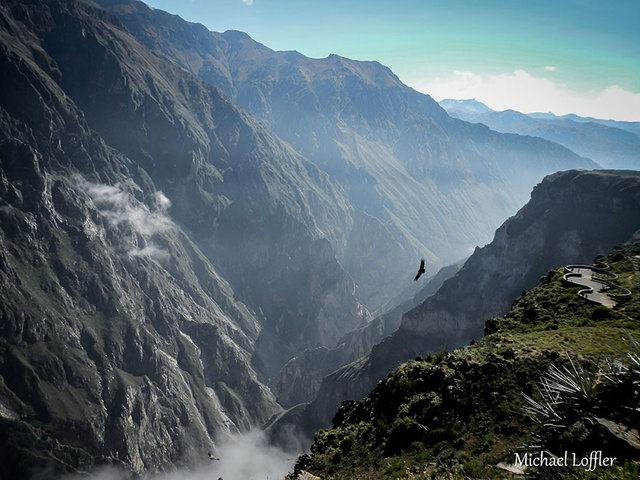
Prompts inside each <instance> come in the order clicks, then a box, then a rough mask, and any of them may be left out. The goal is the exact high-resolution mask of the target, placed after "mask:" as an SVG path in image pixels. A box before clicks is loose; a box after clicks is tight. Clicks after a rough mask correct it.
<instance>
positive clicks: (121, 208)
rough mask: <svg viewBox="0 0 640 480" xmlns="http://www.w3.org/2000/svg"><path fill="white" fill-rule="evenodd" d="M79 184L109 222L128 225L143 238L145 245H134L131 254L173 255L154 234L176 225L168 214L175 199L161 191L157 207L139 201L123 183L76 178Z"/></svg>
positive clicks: (156, 196)
mask: <svg viewBox="0 0 640 480" xmlns="http://www.w3.org/2000/svg"><path fill="white" fill-rule="evenodd" d="M76 182H77V185H78V187H79V188H80V189H81V190H82V191H84V192H85V193H86V194H87V195H88V196H89V197H90V198H91V200H92V202H93V204H94V205H95V207H96V209H97V210H98V212H100V214H101V215H102V216H103V217H105V218H106V220H107V222H108V224H109V225H111V226H112V227H116V228H117V227H119V226H120V225H122V224H126V225H128V226H129V227H130V228H131V230H132V231H133V233H134V234H136V235H137V236H139V237H141V238H142V240H143V242H142V245H141V246H140V245H134V246H132V248H131V249H130V250H129V251H128V252H127V253H128V255H129V256H131V257H153V258H155V259H158V260H163V259H166V258H167V257H168V255H169V252H167V251H166V250H165V249H163V248H162V247H160V246H158V245H157V244H156V242H155V241H154V239H153V237H154V236H155V235H157V234H159V233H163V232H166V231H167V230H169V229H171V228H173V222H172V221H171V219H170V218H169V217H168V216H167V211H168V209H169V208H170V207H171V201H170V200H169V199H168V198H167V197H166V196H165V195H164V194H163V193H162V192H161V191H157V192H155V194H154V203H155V206H154V210H153V211H152V210H151V209H150V208H149V207H148V206H147V205H145V204H144V203H142V202H140V201H138V200H137V199H136V198H135V197H134V196H133V195H131V194H130V193H129V192H126V191H125V190H124V189H123V188H122V186H121V185H120V184H115V185H106V184H103V183H94V182H90V181H88V180H86V179H84V178H83V177H80V176H78V177H76Z"/></svg>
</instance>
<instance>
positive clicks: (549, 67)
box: [544, 65, 557, 72]
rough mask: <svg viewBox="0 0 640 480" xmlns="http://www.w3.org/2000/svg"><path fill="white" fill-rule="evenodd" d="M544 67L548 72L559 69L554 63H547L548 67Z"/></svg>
mask: <svg viewBox="0 0 640 480" xmlns="http://www.w3.org/2000/svg"><path fill="white" fill-rule="evenodd" d="M544 69H545V70H547V71H548V72H555V71H556V70H557V67H554V66H553V65H547V66H546V67H544Z"/></svg>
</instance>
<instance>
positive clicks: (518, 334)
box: [288, 231, 640, 480]
mask: <svg viewBox="0 0 640 480" xmlns="http://www.w3.org/2000/svg"><path fill="white" fill-rule="evenodd" d="M638 255H640V231H639V232H636V234H635V236H634V237H633V238H632V239H631V240H630V241H629V242H626V243H624V244H622V245H619V246H617V247H615V248H614V249H613V250H611V251H610V252H609V253H608V254H607V255H606V256H600V257H599V258H598V259H597V260H598V262H600V267H602V264H601V262H604V263H605V264H606V265H607V267H608V270H606V271H608V272H610V274H609V276H611V274H613V275H616V276H617V280H615V281H614V282H615V283H616V284H617V285H618V286H619V287H622V288H627V289H628V290H627V292H628V294H627V295H625V296H623V297H619V298H618V301H617V303H616V305H615V306H614V307H613V308H607V307H603V306H601V305H598V304H596V303H592V302H589V301H586V300H584V299H582V298H581V297H580V296H579V295H578V290H580V288H581V287H575V286H571V285H570V284H567V283H565V282H564V281H563V276H564V274H565V273H566V272H565V270H564V268H562V266H561V265H562V264H559V265H556V267H558V268H554V269H552V270H550V271H549V272H548V273H547V275H545V276H544V277H543V278H542V279H541V280H540V282H539V283H538V284H537V285H536V286H535V287H534V288H533V289H531V290H529V291H525V292H522V294H521V295H520V296H519V297H518V298H517V299H516V300H515V301H514V303H513V305H512V306H511V308H510V310H509V312H508V313H507V314H506V315H505V316H504V317H502V318H497V319H495V320H494V322H492V323H493V325H492V333H491V334H490V335H488V336H486V337H484V338H483V339H482V340H480V341H479V342H477V343H476V344H475V345H473V346H467V347H463V348H459V349H457V350H455V351H453V352H451V353H448V354H446V353H444V352H442V353H439V354H436V355H426V356H420V357H418V358H416V359H414V360H411V361H409V362H407V363H405V364H403V365H401V366H400V367H399V368H397V369H395V370H394V371H393V372H391V373H390V374H389V375H388V376H387V377H386V378H385V379H383V380H381V381H380V382H379V383H378V384H377V385H376V387H375V388H374V389H373V391H372V392H371V393H369V394H368V395H367V396H366V398H364V399H362V400H360V401H358V402H355V401H352V402H345V403H344V404H343V405H342V406H341V407H340V409H339V410H338V412H337V413H336V415H335V418H334V420H333V427H332V428H330V429H326V430H321V431H319V432H318V433H317V435H316V436H315V439H314V442H313V445H312V447H311V453H310V454H308V455H304V456H302V457H299V459H298V462H297V464H296V467H295V471H294V472H293V473H292V474H291V475H290V476H289V477H288V478H292V479H294V478H295V479H299V478H336V479H337V478H360V479H363V480H368V479H396V478H414V479H418V480H422V479H425V480H426V479H428V478H455V479H463V478H465V479H470V478H473V479H476V478H478V479H479V478H503V479H512V478H524V477H525V476H526V478H533V479H544V478H594V479H595V478H616V479H633V478H637V475H638V466H637V459H638V458H640V436H639V435H638V430H637V429H636V426H637V424H638V421H639V420H640V418H639V414H638V412H639V411H640V408H639V407H640V397H639V393H640V392H639V387H638V380H639V379H640V343H638V338H639V336H640V320H639V319H640V317H639V316H638V314H639V313H640V299H639V297H638V289H637V288H636V287H637V285H638V282H639V281H640V278H639V273H638V269H637V259H638ZM634 262H635V263H634ZM634 264H635V265H636V266H635V267H634ZM631 290H632V291H633V292H631ZM565 451H566V452H568V454H567V457H568V459H569V462H568V464H567V465H564V464H559V463H558V462H555V463H551V462H549V459H551V458H553V456H555V458H561V459H562V458H563V457H564V455H565V454H564V452H565ZM593 451H597V452H599V455H600V456H601V458H608V459H611V458H613V457H615V461H613V462H611V461H610V460H609V461H608V462H607V464H605V463H604V462H602V461H600V462H593V461H592V463H591V464H589V463H588V458H589V456H590V455H591V452H593ZM540 455H542V456H543V457H544V458H545V459H546V460H547V461H546V464H544V463H543V464H542V465H541V464H540V463H538V465H535V463H534V464H532V462H528V463H529V465H528V466H527V465H526V463H527V462H523V460H522V459H523V458H526V457H527V456H528V457H532V456H533V457H536V458H540ZM573 456H575V457H576V458H577V459H578V461H576V462H574V461H573ZM518 458H520V462H518ZM585 458H586V459H587V461H585V462H584V463H583V464H582V465H580V463H579V462H581V461H583V459H585ZM518 463H520V465H518ZM523 464H524V465H523ZM302 472H307V473H306V474H305V475H307V476H306V477H304V476H301V474H302ZM311 475H314V477H312V476H311ZM315 476H318V477H315Z"/></svg>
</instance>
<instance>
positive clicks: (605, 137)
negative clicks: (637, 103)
mask: <svg viewBox="0 0 640 480" xmlns="http://www.w3.org/2000/svg"><path fill="white" fill-rule="evenodd" d="M440 105H441V106H442V107H443V108H444V109H445V110H446V111H447V112H448V113H449V115H451V116H454V117H456V118H460V119H462V120H466V121H468V122H474V123H483V124H485V125H487V126H488V127H489V128H491V129H492V130H495V131H497V132H503V133H517V134H519V135H530V136H533V137H540V138H544V139H546V140H550V141H552V142H557V143H559V144H560V145H564V146H565V147H567V148H569V149H571V150H572V151H574V152H576V153H577V154H579V155H582V156H584V157H587V158H590V159H592V160H594V161H596V162H598V163H599V164H600V165H602V166H603V167H605V168H623V169H624V168H628V169H633V170H638V169H640V122H617V121H614V120H599V119H595V118H583V117H579V116H577V115H564V116H562V117H557V116H555V115H553V114H550V113H546V114H544V113H532V114H528V115H525V114H523V113H520V112H516V111H514V110H504V111H502V112H496V111H494V110H491V109H490V108H489V107H487V106H486V105H484V104H483V103H481V102H478V101H476V100H442V101H441V102H440Z"/></svg>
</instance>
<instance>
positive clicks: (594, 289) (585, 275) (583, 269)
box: [563, 265, 616, 308]
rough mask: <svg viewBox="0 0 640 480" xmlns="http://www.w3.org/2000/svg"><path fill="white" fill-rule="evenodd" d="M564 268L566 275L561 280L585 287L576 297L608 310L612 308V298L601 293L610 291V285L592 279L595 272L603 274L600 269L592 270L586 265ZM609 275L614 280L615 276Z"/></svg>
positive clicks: (603, 281)
mask: <svg viewBox="0 0 640 480" xmlns="http://www.w3.org/2000/svg"><path fill="white" fill-rule="evenodd" d="M564 268H565V270H566V271H567V273H566V274H565V275H564V277H563V278H564V279H565V280H566V281H567V282H569V283H574V284H576V285H580V286H583V287H586V288H585V289H584V290H580V291H579V292H578V295H580V296H581V297H583V298H586V299H587V300H591V301H592V302H595V303H599V304H600V305H604V306H605V307H609V308H612V307H613V306H614V305H615V304H616V301H615V300H614V299H613V298H611V297H609V296H608V295H606V294H604V293H603V292H606V291H607V290H611V284H610V283H609V282H607V281H606V280H600V279H597V278H593V274H594V273H596V272H597V273H600V274H602V273H604V272H603V271H602V269H594V268H591V267H588V266H586V265H568V266H566V267H564ZM610 275H612V278H611V279H612V280H613V279H615V278H616V276H615V275H613V274H610Z"/></svg>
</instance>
